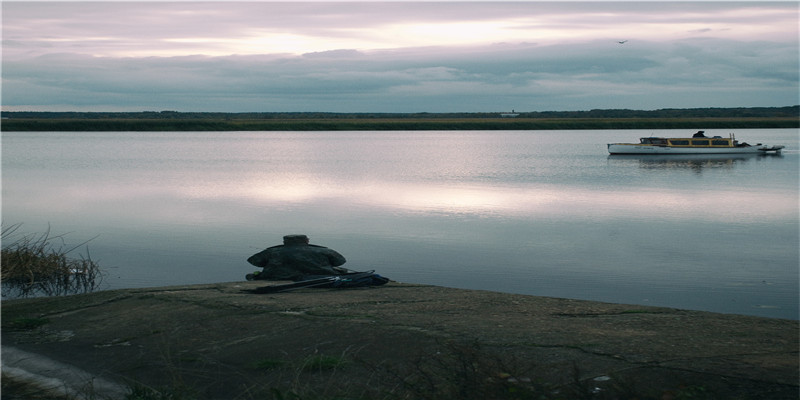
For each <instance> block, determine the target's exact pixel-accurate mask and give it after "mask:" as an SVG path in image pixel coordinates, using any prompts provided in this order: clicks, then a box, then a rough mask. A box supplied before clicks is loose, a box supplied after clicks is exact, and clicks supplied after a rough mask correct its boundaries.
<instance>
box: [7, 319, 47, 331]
mask: <svg viewBox="0 0 800 400" xmlns="http://www.w3.org/2000/svg"><path fill="white" fill-rule="evenodd" d="M49 322H50V320H48V319H47V318H15V319H13V320H11V321H8V322H6V323H5V324H3V329H4V330H9V331H30V330H33V329H36V328H38V327H40V326H42V325H46V324H47V323H49Z"/></svg>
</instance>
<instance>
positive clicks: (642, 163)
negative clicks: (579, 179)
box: [608, 154, 783, 172]
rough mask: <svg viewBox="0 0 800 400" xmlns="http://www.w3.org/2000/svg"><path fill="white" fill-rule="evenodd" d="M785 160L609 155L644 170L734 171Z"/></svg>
mask: <svg viewBox="0 0 800 400" xmlns="http://www.w3.org/2000/svg"><path fill="white" fill-rule="evenodd" d="M766 157H769V158H783V155H782V154H678V155H609V156H608V160H609V161H611V162H616V163H624V162H628V163H632V162H636V163H638V165H639V168H642V169H688V170H692V171H695V172H703V170H705V169H715V168H722V169H732V168H734V167H736V166H737V165H741V164H742V163H746V162H751V161H754V160H756V159H760V158H766Z"/></svg>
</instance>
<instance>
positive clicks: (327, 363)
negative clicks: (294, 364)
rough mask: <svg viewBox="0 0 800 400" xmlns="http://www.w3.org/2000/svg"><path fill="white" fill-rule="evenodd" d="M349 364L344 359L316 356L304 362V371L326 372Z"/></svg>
mask: <svg viewBox="0 0 800 400" xmlns="http://www.w3.org/2000/svg"><path fill="white" fill-rule="evenodd" d="M347 363H348V361H347V359H345V358H344V357H336V356H327V355H324V354H315V355H312V356H309V357H306V358H305V359H304V360H303V364H302V367H301V369H302V370H303V371H326V370H332V369H336V368H339V367H342V366H344V365H346V364H347Z"/></svg>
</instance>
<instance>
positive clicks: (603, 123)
mask: <svg viewBox="0 0 800 400" xmlns="http://www.w3.org/2000/svg"><path fill="white" fill-rule="evenodd" d="M798 127H800V118H798V117H749V118H729V117H721V118H413V117H407V118H357V117H354V118H269V119H246V118H236V119H229V118H175V119H165V118H146V117H142V118H17V117H15V118H8V119H4V120H3V121H2V124H0V128H2V130H3V131H7V132H10V131H39V132H50V131H406V130H407V131H420V130H565V129H569V130H574V129H755V128H762V129H772V128H798Z"/></svg>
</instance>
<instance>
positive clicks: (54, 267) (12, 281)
mask: <svg viewBox="0 0 800 400" xmlns="http://www.w3.org/2000/svg"><path fill="white" fill-rule="evenodd" d="M21 226H22V225H21V224H15V225H11V226H9V227H4V228H2V242H3V247H2V253H1V254H0V257H1V262H0V275H1V276H2V293H3V296H4V297H8V298H19V297H30V296H37V295H44V296H60V295H68V294H76V293H88V292H91V291H94V290H95V289H97V287H98V286H99V284H100V283H101V281H102V275H101V272H100V268H99V266H98V264H97V263H96V262H95V261H93V260H92V259H91V257H90V256H89V253H88V249H87V251H86V254H85V255H78V256H77V257H68V255H69V254H70V253H72V252H74V251H75V250H76V249H77V248H78V247H81V246H83V245H85V244H86V242H84V243H81V244H79V245H77V246H73V247H66V244H65V242H64V236H63V235H55V236H54V235H52V234H51V233H50V230H49V229H48V230H47V231H46V232H45V233H41V234H21V233H19V228H20V227H21Z"/></svg>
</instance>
